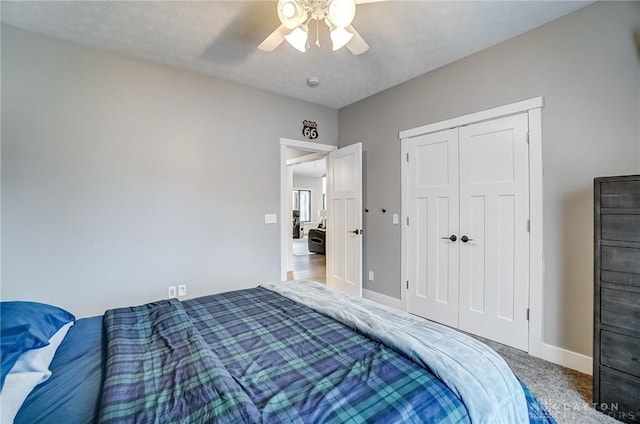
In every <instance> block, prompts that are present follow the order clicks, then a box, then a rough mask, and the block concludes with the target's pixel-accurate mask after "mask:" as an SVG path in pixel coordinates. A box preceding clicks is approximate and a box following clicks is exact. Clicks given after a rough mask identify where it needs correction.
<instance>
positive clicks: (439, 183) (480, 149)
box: [404, 113, 529, 350]
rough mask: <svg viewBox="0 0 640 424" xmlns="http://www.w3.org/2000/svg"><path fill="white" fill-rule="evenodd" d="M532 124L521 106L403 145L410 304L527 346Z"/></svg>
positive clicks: (441, 319)
mask: <svg viewBox="0 0 640 424" xmlns="http://www.w3.org/2000/svg"><path fill="white" fill-rule="evenodd" d="M527 125H528V117H527V114H526V113H524V114H520V115H515V116H509V117H506V118H499V119H495V120H491V121H486V122H481V123H478V124H472V125H468V126H464V127H460V128H453V129H448V130H444V131H440V132H436V133H430V134H426V135H419V136H415V137H412V138H409V139H406V140H405V148H404V151H406V153H408V156H407V158H409V157H410V158H411V160H408V164H407V166H406V171H405V172H406V179H405V181H404V184H405V187H404V190H405V191H406V194H405V196H406V197H405V199H406V208H407V211H406V215H407V217H408V219H410V220H411V222H410V223H409V225H408V227H407V231H406V242H407V244H406V256H407V258H406V262H405V264H406V265H405V266H406V267H407V269H406V276H407V279H408V281H409V282H410V283H409V284H408V292H407V310H408V311H409V312H411V313H415V314H417V315H420V316H423V317H425V318H428V319H432V320H435V321H438V322H441V323H443V324H446V325H450V326H452V327H456V328H460V329H462V330H465V331H468V332H471V333H474V334H478V335H480V336H483V337H486V338H489V339H492V340H496V341H499V342H502V343H505V344H508V345H511V346H514V347H517V348H520V349H523V350H527V348H528V322H527V307H528V290H529V266H528V265H529V263H528V261H529V233H528V230H527V220H528V217H529V169H528V166H529V157H528V145H527ZM448 237H451V238H450V239H449V238H448Z"/></svg>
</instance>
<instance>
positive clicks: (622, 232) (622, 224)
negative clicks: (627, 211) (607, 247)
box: [601, 214, 640, 242]
mask: <svg viewBox="0 0 640 424" xmlns="http://www.w3.org/2000/svg"><path fill="white" fill-rule="evenodd" d="M601 221H602V222H601V225H602V240H615V241H636V242H640V215H623V214H603V215H602V218H601Z"/></svg>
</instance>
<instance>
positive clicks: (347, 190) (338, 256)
mask: <svg viewBox="0 0 640 424" xmlns="http://www.w3.org/2000/svg"><path fill="white" fill-rule="evenodd" d="M362 238H363V234H362V143H355V144H352V145H350V146H347V147H343V148H341V149H338V150H334V151H332V152H330V153H329V154H328V155H327V236H326V245H327V257H326V260H327V285H328V286H329V287H333V288H335V289H337V290H340V291H343V292H346V293H350V294H353V295H355V296H362Z"/></svg>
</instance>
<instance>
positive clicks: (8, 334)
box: [0, 301, 75, 389]
mask: <svg viewBox="0 0 640 424" xmlns="http://www.w3.org/2000/svg"><path fill="white" fill-rule="evenodd" d="M74 320H75V317H74V316H73V315H72V314H70V313H69V312H67V311H65V310H64V309H61V308H58V307H55V306H51V305H46V304H44V303H37V302H20V301H15V302H1V303H0V358H1V362H0V389H1V388H2V385H4V379H5V377H6V376H7V374H8V373H9V371H11V367H13V365H14V364H15V362H16V361H17V359H18V357H19V356H20V355H21V354H22V353H24V352H26V351H28V350H31V349H37V348H40V347H43V346H47V345H48V344H49V339H50V338H51V337H53V335H54V334H55V333H56V332H57V331H58V330H59V329H60V328H61V327H62V326H64V325H65V324H67V323H69V322H71V321H74Z"/></svg>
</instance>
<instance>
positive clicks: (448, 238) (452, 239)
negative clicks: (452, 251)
mask: <svg viewBox="0 0 640 424" xmlns="http://www.w3.org/2000/svg"><path fill="white" fill-rule="evenodd" d="M440 238H441V239H442V240H451V241H456V240H458V237H456V235H455V234H451V236H449V237H440Z"/></svg>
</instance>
